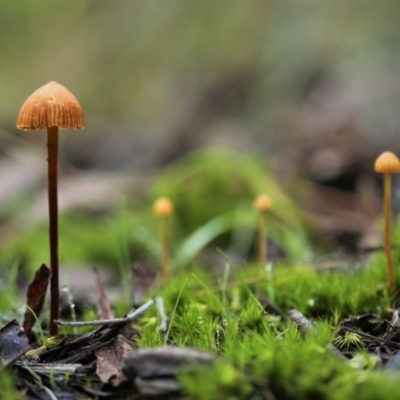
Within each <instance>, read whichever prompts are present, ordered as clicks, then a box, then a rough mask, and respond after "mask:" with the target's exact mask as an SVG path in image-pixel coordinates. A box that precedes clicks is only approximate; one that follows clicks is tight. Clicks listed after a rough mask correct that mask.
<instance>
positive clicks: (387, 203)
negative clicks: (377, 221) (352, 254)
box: [384, 174, 396, 293]
mask: <svg viewBox="0 0 400 400" xmlns="http://www.w3.org/2000/svg"><path fill="white" fill-rule="evenodd" d="M391 184H392V175H391V174H385V175H384V213H385V253H386V259H387V264H388V275H389V289H390V292H391V293H395V291H396V279H395V275H394V267H393V259H392V247H391V240H390V233H391V222H392V212H391V209H392V208H391Z"/></svg>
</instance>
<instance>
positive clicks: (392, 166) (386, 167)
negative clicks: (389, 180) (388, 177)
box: [374, 151, 400, 174]
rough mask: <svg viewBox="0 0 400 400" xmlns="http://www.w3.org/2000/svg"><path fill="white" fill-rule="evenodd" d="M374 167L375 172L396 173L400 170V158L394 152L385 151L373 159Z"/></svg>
mask: <svg viewBox="0 0 400 400" xmlns="http://www.w3.org/2000/svg"><path fill="white" fill-rule="evenodd" d="M374 167H375V172H379V173H381V174H398V173H399V172H400V160H399V159H398V158H397V156H396V154H393V153H392V152H390V151H385V152H383V153H382V154H381V155H380V156H379V157H378V158H377V159H376V160H375V165H374Z"/></svg>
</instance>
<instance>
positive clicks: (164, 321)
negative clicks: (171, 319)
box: [156, 296, 168, 332]
mask: <svg viewBox="0 0 400 400" xmlns="http://www.w3.org/2000/svg"><path fill="white" fill-rule="evenodd" d="M156 303H157V311H158V314H159V316H160V318H161V322H160V326H159V327H158V329H159V330H160V331H161V332H166V331H167V329H168V317H167V314H166V313H165V308H164V301H163V299H162V297H160V296H157V297H156Z"/></svg>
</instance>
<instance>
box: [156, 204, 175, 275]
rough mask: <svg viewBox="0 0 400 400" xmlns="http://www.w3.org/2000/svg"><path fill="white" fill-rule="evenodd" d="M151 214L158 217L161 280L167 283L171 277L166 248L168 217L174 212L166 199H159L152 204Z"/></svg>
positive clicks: (167, 249) (167, 247)
mask: <svg viewBox="0 0 400 400" xmlns="http://www.w3.org/2000/svg"><path fill="white" fill-rule="evenodd" d="M153 212H154V214H155V215H157V216H158V217H160V243H161V252H162V253H161V279H162V281H163V282H164V283H165V282H168V280H169V279H170V277H171V268H170V263H169V246H168V227H167V225H168V217H169V216H170V215H172V214H173V212H174V205H173V204H172V202H171V200H169V199H168V198H166V197H160V198H159V199H157V200H156V201H155V202H154V205H153Z"/></svg>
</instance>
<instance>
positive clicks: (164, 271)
mask: <svg viewBox="0 0 400 400" xmlns="http://www.w3.org/2000/svg"><path fill="white" fill-rule="evenodd" d="M167 225H168V216H166V215H165V216H161V221H160V243H161V252H162V253H161V277H162V281H163V282H164V283H165V282H168V281H169V279H170V277H171V268H170V265H169V247H168V227H167Z"/></svg>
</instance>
